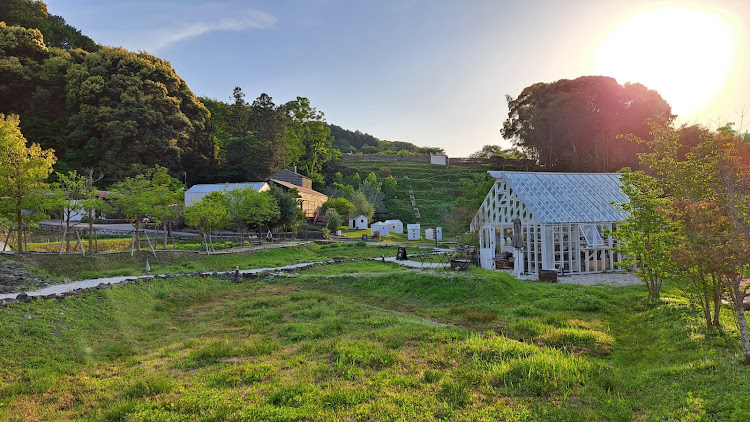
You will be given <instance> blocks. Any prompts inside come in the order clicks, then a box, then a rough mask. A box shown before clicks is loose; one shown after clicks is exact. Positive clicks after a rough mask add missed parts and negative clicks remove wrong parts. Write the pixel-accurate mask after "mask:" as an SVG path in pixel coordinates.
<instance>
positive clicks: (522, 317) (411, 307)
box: [0, 262, 750, 421]
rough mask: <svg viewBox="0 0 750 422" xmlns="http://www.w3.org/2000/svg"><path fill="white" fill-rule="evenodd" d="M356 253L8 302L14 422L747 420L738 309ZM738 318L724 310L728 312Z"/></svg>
mask: <svg viewBox="0 0 750 422" xmlns="http://www.w3.org/2000/svg"><path fill="white" fill-rule="evenodd" d="M359 264H360V263H358V262H347V263H342V264H335V265H325V266H320V267H315V268H312V269H310V270H306V271H303V272H302V273H301V275H300V276H299V277H297V278H282V279H271V280H261V279H257V280H251V281H247V282H244V283H241V284H234V283H231V282H229V281H227V280H224V279H213V278H198V277H195V278H190V277H188V278H176V279H166V280H154V281H152V282H148V283H142V284H139V285H128V286H122V287H119V286H116V287H113V288H112V289H107V290H96V291H92V292H89V293H86V294H84V295H81V296H77V297H72V298H67V299H64V300H61V301H35V302H31V303H27V304H19V305H16V306H13V307H10V308H2V309H0V350H2V353H0V381H1V382H2V384H0V420H19V421H27V420H94V421H115V420H127V421H146V420H149V421H151V420H158V421H162V420H168V421H172V420H175V421H183V420H184V421H195V420H197V421H224V420H229V421H246V420H258V421H267V420H271V421H317V420H319V421H328V420H346V421H348V420H377V421H380V420H408V421H422V420H427V421H429V420H465V421H476V420H488V421H489V420H518V421H529V420H538V421H581V420H594V421H597V420H599V421H610V420H615V421H619V420H622V421H629V420H655V421H675V420H677V421H697V420H707V421H708V420H711V421H713V420H736V421H744V420H747V415H748V414H750V402H748V401H747V400H746V398H747V397H748V394H749V393H750V374H749V373H748V370H747V368H746V367H743V366H741V365H740V363H739V362H740V356H739V344H738V338H737V333H736V330H735V329H734V324H733V321H732V320H731V318H729V317H728V318H726V319H725V320H724V321H722V322H723V324H724V330H723V331H706V330H705V329H703V328H702V326H701V321H700V315H698V311H697V310H696V309H692V308H691V307H690V306H689V305H688V304H687V302H686V301H685V300H684V299H683V298H682V297H681V296H680V293H679V291H678V290H676V289H670V288H669V287H668V286H667V288H666V291H665V294H664V298H663V302H662V303H661V304H660V305H658V306H651V305H647V304H646V302H645V301H644V298H645V289H644V288H643V287H642V286H631V287H620V288H615V287H611V288H606V287H581V286H572V285H553V284H540V283H527V282H521V281H518V280H516V279H513V278H512V277H510V276H508V275H507V274H499V273H491V272H488V271H484V270H473V271H470V272H466V273H459V274H456V273H451V272H438V273H423V272H417V271H410V270H403V269H401V268H399V267H396V266H394V265H393V264H382V263H377V262H366V263H362V264H364V265H359ZM724 315H725V316H729V315H730V313H729V312H726V313H725V314H724Z"/></svg>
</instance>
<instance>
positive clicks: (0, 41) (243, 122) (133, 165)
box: [0, 0, 443, 189]
mask: <svg viewBox="0 0 750 422" xmlns="http://www.w3.org/2000/svg"><path fill="white" fill-rule="evenodd" d="M0 77H1V78H0V79H2V81H3V83H2V84H0V113H3V114H6V115H10V114H17V115H19V116H20V127H21V131H22V132H23V134H24V136H25V137H26V138H27V139H28V140H29V141H31V142H34V143H38V144H39V145H41V147H42V148H43V149H53V150H54V151H55V153H56V155H57V158H58V161H57V164H56V170H58V171H60V172H66V171H69V170H78V171H82V170H83V169H87V168H88V169H91V168H95V169H97V170H98V171H101V172H102V173H103V174H104V180H103V183H112V182H115V181H120V180H123V179H124V178H125V177H132V176H135V175H138V174H142V173H144V172H145V171H146V170H147V169H149V168H153V167H154V165H156V164H159V165H161V166H164V167H166V168H167V169H169V171H170V173H171V174H172V175H173V176H175V177H178V178H180V179H181V180H183V181H184V182H186V183H187V184H189V185H192V184H195V183H209V182H238V181H247V180H262V179H264V178H266V177H268V175H270V174H272V173H274V172H276V171H278V170H280V169H282V168H287V167H288V166H289V165H290V164H292V163H294V164H296V165H297V168H298V169H299V172H300V173H301V174H303V175H305V176H308V177H310V178H311V179H312V180H313V182H314V186H315V187H316V188H317V189H321V188H322V187H323V183H324V181H323V175H322V174H323V172H324V170H325V168H326V163H328V162H330V161H332V160H335V159H336V158H337V157H338V156H339V155H340V154H341V152H345V153H357V152H364V153H393V154H396V153H401V154H428V153H442V152H443V151H442V150H441V149H439V148H420V147H417V146H416V145H414V144H411V143H408V142H400V141H384V140H380V139H378V138H375V137H374V136H372V135H369V134H364V133H361V132H359V131H348V130H346V129H343V128H341V127H339V126H336V125H329V124H328V123H326V122H325V119H324V114H323V113H322V112H319V111H317V110H316V109H315V108H314V107H313V106H312V105H311V104H310V100H309V99H307V98H304V97H297V98H296V99H294V100H291V101H288V102H285V103H282V104H275V103H274V101H273V99H272V97H270V96H269V95H267V94H265V93H262V94H260V95H259V96H258V97H257V99H255V100H254V101H252V102H247V101H246V100H245V94H244V93H243V92H242V89H241V88H240V87H236V88H235V89H234V91H233V92H232V93H231V95H228V96H227V97H228V98H229V99H230V102H224V101H222V100H217V99H212V98H207V97H197V96H196V95H195V94H194V93H193V92H192V91H191V90H190V88H189V87H188V85H187V84H186V83H185V81H184V80H183V79H181V78H180V76H179V75H178V74H177V73H176V72H175V70H174V69H173V68H172V66H171V64H170V63H169V62H167V61H165V60H162V59H160V58H158V57H155V56H153V55H150V54H148V53H144V52H140V53H134V52H131V51H127V50H125V49H123V48H112V47H107V46H102V45H99V44H97V43H96V42H94V41H93V40H91V39H90V38H88V37H86V36H85V35H82V34H81V32H80V31H79V30H77V29H75V28H73V27H71V26H70V25H68V24H66V22H65V20H64V19H63V18H62V17H60V16H53V15H51V14H50V13H49V12H48V11H47V8H46V5H45V3H44V2H42V1H32V0H9V1H7V2H3V4H2V5H0ZM227 94H229V93H227ZM334 139H335V140H336V141H335V143H334ZM332 173H333V172H332Z"/></svg>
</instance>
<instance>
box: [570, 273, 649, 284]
mask: <svg viewBox="0 0 750 422" xmlns="http://www.w3.org/2000/svg"><path fill="white" fill-rule="evenodd" d="M557 282H558V283H560V284H578V285H581V286H632V285H635V284H641V283H642V282H641V279H640V278H638V276H637V275H635V273H630V272H612V273H595V274H575V275H565V276H558V277H557Z"/></svg>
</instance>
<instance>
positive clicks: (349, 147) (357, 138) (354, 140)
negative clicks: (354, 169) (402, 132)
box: [329, 125, 445, 155]
mask: <svg viewBox="0 0 750 422" xmlns="http://www.w3.org/2000/svg"><path fill="white" fill-rule="evenodd" d="M329 127H330V129H331V135H332V136H333V138H334V140H333V147H334V148H336V149H338V150H339V151H341V153H342V154H358V153H362V154H389V155H397V154H400V155H430V154H435V155H437V154H445V150H443V149H442V148H438V147H420V146H417V145H414V144H412V143H410V142H402V141H385V140H380V139H378V138H376V137H374V136H372V135H370V134H368V133H362V132H360V131H358V130H355V131H351V130H347V129H344V128H342V127H340V126H336V125H329Z"/></svg>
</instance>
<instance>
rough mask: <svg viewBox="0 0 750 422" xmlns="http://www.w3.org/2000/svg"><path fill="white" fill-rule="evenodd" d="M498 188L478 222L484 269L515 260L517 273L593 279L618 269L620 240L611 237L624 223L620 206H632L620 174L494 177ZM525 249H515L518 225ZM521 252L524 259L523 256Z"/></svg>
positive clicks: (496, 174) (475, 226) (495, 174)
mask: <svg viewBox="0 0 750 422" xmlns="http://www.w3.org/2000/svg"><path fill="white" fill-rule="evenodd" d="M489 173H490V175H491V176H493V177H494V178H495V179H496V180H495V184H494V186H493V187H492V189H491V190H490V192H489V193H488V194H487V197H486V198H485V199H484V202H483V203H482V206H481V207H480V208H479V211H478V212H477V214H476V215H475V216H474V220H473V221H472V223H471V230H472V231H473V232H477V231H478V232H479V243H480V260H481V266H482V268H488V269H494V268H495V260H496V259H499V258H502V257H507V256H509V255H510V254H514V265H515V266H516V271H520V273H525V274H538V273H539V270H542V269H543V270H557V271H560V272H564V273H566V274H567V273H592V272H602V271H612V270H616V269H618V267H617V265H616V264H617V263H618V262H620V260H621V259H620V256H619V254H618V253H617V252H615V251H614V250H613V247H614V246H615V244H616V240H615V239H614V238H613V237H612V236H610V235H608V234H607V231H611V230H613V229H615V227H616V225H617V223H618V222H620V221H622V220H623V218H624V215H623V213H622V212H621V211H620V210H619V209H618V208H617V207H615V206H614V205H613V204H614V203H618V204H619V203H624V202H627V197H626V196H625V194H623V193H622V191H621V190H620V186H621V185H622V183H621V182H620V177H619V175H618V174H615V173H607V174H594V173H529V172H510V171H490V172H489ZM516 217H518V218H519V219H520V222H521V237H522V239H523V242H522V243H523V245H524V247H523V248H521V249H518V250H515V248H513V246H512V238H513V220H514V219H515V218H516ZM519 251H520V253H521V256H518V252H519Z"/></svg>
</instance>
